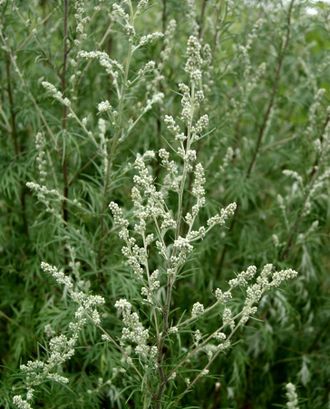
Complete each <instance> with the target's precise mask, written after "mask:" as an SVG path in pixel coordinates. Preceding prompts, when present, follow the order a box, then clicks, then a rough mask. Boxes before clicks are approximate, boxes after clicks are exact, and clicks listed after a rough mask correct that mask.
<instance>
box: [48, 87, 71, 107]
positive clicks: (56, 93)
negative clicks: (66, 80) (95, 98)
mask: <svg viewBox="0 0 330 409" xmlns="http://www.w3.org/2000/svg"><path fill="white" fill-rule="evenodd" d="M41 85H42V86H43V87H44V88H45V90H46V91H48V92H49V93H50V95H51V96H52V97H53V98H54V99H56V100H57V101H59V102H60V103H61V104H63V105H65V106H66V107H70V106H71V102H70V100H69V99H68V98H66V97H64V96H63V94H62V92H61V91H59V90H58V89H57V88H56V87H55V85H53V84H51V83H50V82H48V81H42V82H41Z"/></svg>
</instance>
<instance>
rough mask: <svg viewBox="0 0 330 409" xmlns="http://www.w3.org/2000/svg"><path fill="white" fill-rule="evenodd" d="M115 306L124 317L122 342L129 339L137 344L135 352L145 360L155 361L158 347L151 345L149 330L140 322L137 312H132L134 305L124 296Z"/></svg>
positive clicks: (124, 342)
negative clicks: (149, 342) (149, 343)
mask: <svg viewBox="0 0 330 409" xmlns="http://www.w3.org/2000/svg"><path fill="white" fill-rule="evenodd" d="M115 308H116V309H117V311H118V313H119V314H120V315H121V316H122V318H123V324H124V328H123V330H122V336H121V343H122V344H123V345H125V344H126V341H129V342H131V343H133V344H136V347H135V349H134V350H135V353H136V354H137V355H138V356H139V357H140V358H142V359H143V360H145V361H149V360H151V361H155V358H156V355H157V347H156V346H149V345H148V339H149V330H148V329H145V328H144V327H143V325H142V324H141V322H140V319H139V316H138V314H137V313H136V312H132V305H131V303H129V302H128V301H127V300H126V299H124V298H122V299H120V300H118V301H117V302H116V304H115Z"/></svg>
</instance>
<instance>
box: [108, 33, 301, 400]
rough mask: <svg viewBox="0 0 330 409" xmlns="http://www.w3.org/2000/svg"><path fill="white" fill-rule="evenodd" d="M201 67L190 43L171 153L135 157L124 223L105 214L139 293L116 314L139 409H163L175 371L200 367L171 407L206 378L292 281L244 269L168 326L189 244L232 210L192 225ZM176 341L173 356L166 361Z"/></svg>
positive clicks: (198, 199)
mask: <svg viewBox="0 0 330 409" xmlns="http://www.w3.org/2000/svg"><path fill="white" fill-rule="evenodd" d="M203 65H204V61H203V58H202V55H201V45H200V42H199V40H198V39H197V37H195V36H191V37H190V38H189V40H188V44H187V61H186V64H185V72H186V74H187V76H188V78H189V81H188V83H187V84H186V83H181V84H179V90H180V94H181V115H180V117H179V118H176V119H175V118H173V117H172V116H165V118H164V122H165V124H166V127H167V129H168V131H169V132H170V133H171V134H172V141H171V142H169V146H170V147H171V151H168V150H166V149H160V150H159V151H158V152H157V153H156V152H154V151H147V152H145V153H144V154H143V155H141V154H138V155H137V158H136V160H135V163H134V168H135V171H136V174H135V176H134V187H133V188H132V192H131V197H132V201H133V220H132V221H129V220H128V219H127V218H126V217H125V215H124V212H123V211H122V209H121V208H120V207H119V206H118V204H117V203H115V202H111V203H110V206H109V207H110V210H111V212H112V214H113V219H114V223H115V225H116V226H117V228H118V230H119V236H120V238H121V239H122V240H123V241H124V243H125V244H124V247H123V248H122V253H123V255H124V256H125V258H126V260H127V263H128V265H129V266H130V267H131V269H132V271H133V274H134V276H133V279H134V280H135V281H136V283H137V284H138V285H139V286H140V289H141V290H140V292H141V297H142V300H141V304H140V306H135V307H134V306H133V303H132V302H129V301H127V300H126V299H120V300H119V301H117V303H116V305H115V307H116V308H117V310H118V313H119V315H120V316H122V319H123V324H124V327H123V330H122V337H121V341H120V342H121V344H122V346H123V348H125V347H126V350H127V351H131V359H132V362H135V361H136V360H138V361H139V363H140V365H142V366H143V367H144V370H145V372H146V374H147V375H146V376H147V377H148V380H147V381H146V382H145V384H146V385H147V386H146V387H147V388H148V393H149V394H150V397H151V398H150V400H149V401H148V402H147V403H146V405H147V406H146V407H154V408H160V407H162V404H163V402H165V400H166V394H167V390H168V389H169V388H171V387H173V385H175V382H176V379H177V372H178V371H179V370H180V371H181V370H182V369H184V370H185V371H188V372H189V370H190V371H191V369H189V368H190V367H191V363H192V362H193V363H194V364H196V366H199V368H200V366H201V362H203V364H202V368H200V371H199V372H197V376H196V375H194V379H192V380H190V378H187V379H186V381H185V384H186V387H185V388H184V389H183V391H182V392H181V394H178V396H177V400H176V401H175V403H177V402H178V401H179V400H180V399H181V397H182V396H183V395H184V394H185V393H187V392H189V391H190V389H191V388H192V387H193V385H194V384H195V383H196V382H197V381H198V380H199V379H200V378H201V377H202V376H205V375H207V373H208V371H209V366H210V365H211V363H212V362H213V361H214V360H215V358H216V357H217V356H218V354H219V353H220V352H221V351H224V350H226V349H227V348H229V347H230V339H231V338H232V337H233V335H234V334H235V333H236V332H237V330H238V328H240V327H241V326H242V325H244V324H245V323H246V322H247V321H248V320H249V318H250V316H251V315H253V314H255V312H256V310H257V307H256V305H257V304H258V302H259V301H260V299H261V297H262V295H263V294H264V292H265V291H267V290H269V289H271V288H273V287H278V286H279V285H280V284H281V283H282V281H284V280H286V279H289V278H293V277H295V276H296V274H297V273H296V272H295V271H293V270H283V271H279V272H274V269H273V266H272V265H271V264H269V265H266V266H265V267H264V269H263V270H262V272H261V274H260V276H259V277H257V279H256V280H255V282H254V283H253V280H254V277H255V275H256V267H254V266H251V267H249V268H248V269H247V270H246V271H243V272H242V273H240V274H238V275H237V277H236V278H235V279H233V280H231V281H230V282H229V289H228V290H227V291H225V292H223V291H222V290H220V289H217V290H216V291H215V298H216V300H215V302H214V303H212V304H211V305H210V306H209V307H204V305H203V304H202V303H200V302H199V301H196V303H195V304H194V305H193V307H192V311H191V314H190V313H188V316H187V315H185V314H184V313H183V315H182V316H181V319H179V320H177V322H175V320H176V319H175V313H174V309H175V304H174V299H173V295H174V289H175V285H176V284H177V282H178V280H179V279H182V278H183V273H184V268H185V264H186V262H187V260H188V258H189V256H190V254H191V253H192V252H193V250H194V248H195V245H196V242H198V241H200V240H202V239H203V238H204V237H205V235H206V234H207V233H208V232H209V231H210V230H211V229H212V228H214V227H215V226H216V225H220V226H223V225H224V224H225V223H226V221H227V220H228V219H229V218H230V217H232V216H233V215H234V212H235V209H236V204H235V203H230V204H229V205H228V206H227V207H225V208H224V209H221V210H220V211H219V213H218V214H215V215H214V216H213V217H210V218H209V219H208V220H207V222H206V223H205V224H204V225H201V224H200V223H199V215H200V213H201V211H202V210H203V208H204V207H205V205H206V199H205V187H204V185H205V172H204V167H203V165H202V164H201V163H199V162H198V161H197V154H196V151H195V150H194V149H193V148H194V144H195V143H196V142H197V141H199V140H200V139H201V138H202V137H203V136H204V133H205V130H206V128H207V126H208V116H207V115H202V116H200V115H199V111H200V108H201V104H202V102H203V100H204V94H203V91H202V72H203ZM157 156H158V158H159V159H158V160H159V161H160V163H161V166H162V167H163V168H164V173H163V175H162V176H160V178H159V179H160V180H155V178H154V176H153V174H152V170H151V168H150V166H149V162H152V161H155V160H156V159H157ZM190 174H191V175H192V176H193V183H192V185H191V191H187V187H188V186H189V183H188V182H189V180H188V176H189V175H190ZM189 195H191V196H192V197H193V205H192V206H191V208H190V209H189V211H185V210H184V209H185V206H184V205H185V204H186V202H187V200H188V198H189ZM237 288H240V289H244V288H245V293H246V296H245V302H244V304H243V306H242V308H241V309H240V310H239V311H236V310H235V309H234V308H231V307H230V301H231V299H232V293H233V292H234V291H235V290H236V289H237ZM236 309H237V308H236ZM138 310H140V311H138ZM139 312H143V314H144V315H146V316H149V317H150V322H149V323H148V324H147V325H148V326H147V327H146V326H144V325H143V324H142V318H141V317H142V315H141V314H139ZM216 312H218V313H219V312H220V314H221V316H222V324H219V325H218V326H217V329H216V330H215V331H214V332H212V333H210V334H203V333H202V332H201V331H200V330H199V329H197V330H195V331H193V330H192V327H193V326H195V325H197V324H196V323H198V321H199V320H200V319H201V318H204V319H205V317H206V316H209V315H210V314H211V315H212V316H213V317H214V314H215V313H216ZM206 314H207V315H206ZM187 331H188V332H190V333H191V344H189V345H188V346H187V349H182V348H181V347H180V345H182V342H183V340H182V336H183V333H184V332H187ZM173 335H175V337H174V338H173ZM175 339H176V340H177V342H178V350H177V352H173V353H171V352H170V351H171V345H173V343H175V342H176V341H175ZM132 347H133V348H132ZM200 354H202V355H203V354H205V355H206V357H207V361H206V362H204V361H203V360H201V362H199V361H200V359H196V358H197V357H199V356H200ZM194 361H195V362H194ZM191 373H192V374H194V373H195V372H191ZM155 375H157V376H155ZM178 382H179V381H178Z"/></svg>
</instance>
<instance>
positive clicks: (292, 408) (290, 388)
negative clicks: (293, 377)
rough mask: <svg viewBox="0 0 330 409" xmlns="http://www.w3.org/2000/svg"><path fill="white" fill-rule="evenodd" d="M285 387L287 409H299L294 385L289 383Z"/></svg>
mask: <svg viewBox="0 0 330 409" xmlns="http://www.w3.org/2000/svg"><path fill="white" fill-rule="evenodd" d="M285 387H286V397H287V403H286V407H287V408H288V409H299V405H298V395H297V392H296V387H295V385H294V384H293V383H291V382H289V383H288V384H287V385H286V386H285Z"/></svg>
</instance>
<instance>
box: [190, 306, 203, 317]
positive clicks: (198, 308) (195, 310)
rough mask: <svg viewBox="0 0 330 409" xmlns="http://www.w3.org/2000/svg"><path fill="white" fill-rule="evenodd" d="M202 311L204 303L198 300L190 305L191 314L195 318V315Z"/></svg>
mask: <svg viewBox="0 0 330 409" xmlns="http://www.w3.org/2000/svg"><path fill="white" fill-rule="evenodd" d="M203 312H204V305H203V304H201V303H199V302H196V303H195V304H194V305H193V307H192V310H191V316H192V317H193V318H195V317H198V315H201V314H203Z"/></svg>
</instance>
